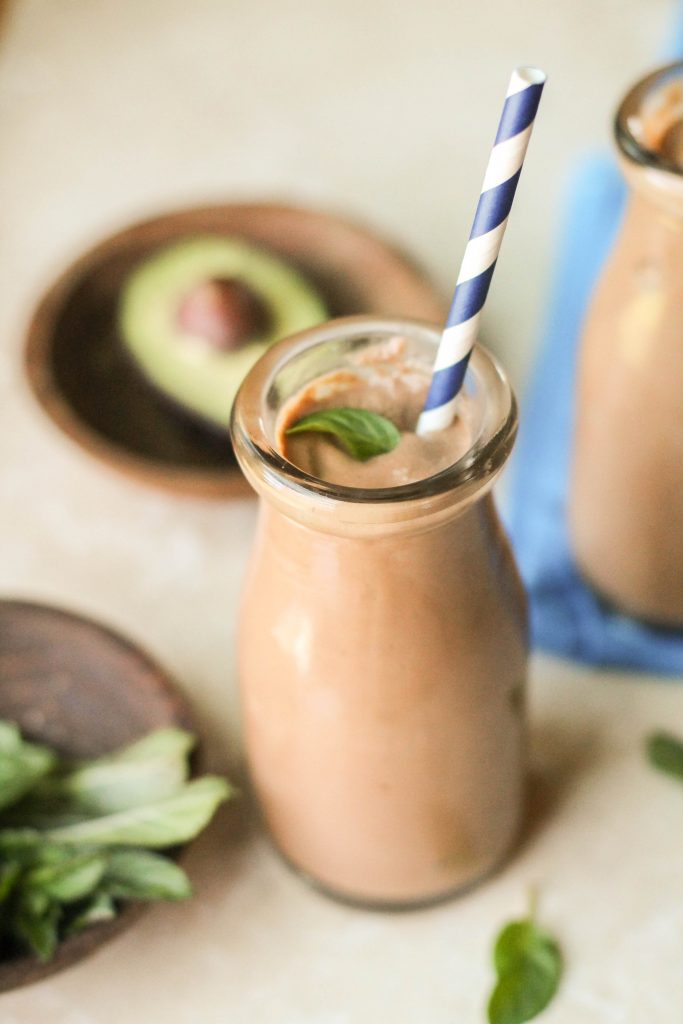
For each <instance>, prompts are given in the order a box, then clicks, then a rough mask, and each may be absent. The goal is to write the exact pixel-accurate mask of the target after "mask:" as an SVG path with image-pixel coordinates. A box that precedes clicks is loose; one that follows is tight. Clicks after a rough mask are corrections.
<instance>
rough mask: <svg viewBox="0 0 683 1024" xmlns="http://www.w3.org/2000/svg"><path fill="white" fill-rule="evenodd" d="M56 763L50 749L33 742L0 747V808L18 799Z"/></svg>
mask: <svg viewBox="0 0 683 1024" xmlns="http://www.w3.org/2000/svg"><path fill="white" fill-rule="evenodd" d="M5 739H7V736H5ZM56 763H57V758H56V756H55V755H54V754H53V753H52V751H50V750H48V749H47V747H40V746H38V745H37V744H35V743H23V742H21V743H20V744H19V746H18V747H15V748H14V749H12V748H11V747H10V749H6V750H2V749H0V809H2V808H5V807H9V806H11V805H12V804H15V803H16V802H17V801H18V800H20V799H21V798H22V797H23V796H24V795H25V794H26V793H28V792H29V790H31V789H33V787H34V786H35V785H36V784H37V783H38V782H39V780H40V779H42V778H43V776H44V775H47V773H48V772H49V771H51V770H52V769H53V768H54V766H55V765H56Z"/></svg>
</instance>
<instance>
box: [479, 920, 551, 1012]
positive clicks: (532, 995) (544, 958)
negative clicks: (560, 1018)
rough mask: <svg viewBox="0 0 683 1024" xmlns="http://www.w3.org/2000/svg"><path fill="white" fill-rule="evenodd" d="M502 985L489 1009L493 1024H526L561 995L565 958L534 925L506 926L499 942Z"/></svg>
mask: <svg viewBox="0 0 683 1024" xmlns="http://www.w3.org/2000/svg"><path fill="white" fill-rule="evenodd" d="M493 962H494V967H495V969H496V974H497V975H498V981H497V983H496V986H495V988H494V990H493V993H492V995H491V999H490V1000H489V1005H488V1020H489V1024H524V1022H525V1021H528V1020H531V1019H532V1018H533V1017H536V1016H537V1015H538V1014H539V1013H541V1012H542V1011H543V1010H544V1009H545V1008H546V1006H547V1005H548V1004H549V1003H550V1001H551V1000H552V998H553V996H554V995H555V993H556V991H557V987H558V985H559V983H560V977H561V975H562V954H561V952H560V949H559V946H558V945H557V943H556V942H555V940H554V939H553V938H552V936H550V935H548V933H547V932H544V931H542V930H541V929H540V928H539V927H538V926H537V925H536V924H535V923H534V922H533V921H531V920H526V921H514V922H512V923H511V924H508V925H506V927H505V928H503V930H502V931H501V932H500V934H499V935H498V938H497V940H496V944H495V947H494V951H493Z"/></svg>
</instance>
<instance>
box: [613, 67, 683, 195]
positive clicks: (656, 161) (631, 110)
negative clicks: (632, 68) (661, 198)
mask: <svg viewBox="0 0 683 1024" xmlns="http://www.w3.org/2000/svg"><path fill="white" fill-rule="evenodd" d="M676 78H680V79H681V85H682V86H683V60H680V61H674V62H672V63H671V64H665V65H663V66H662V67H659V68H656V69H655V70H654V71H651V72H650V73H649V74H647V75H645V77H644V78H641V79H639V80H638V81H637V82H636V83H635V85H634V86H633V87H632V88H631V89H629V91H628V92H627V93H626V95H625V96H624V98H623V99H622V101H621V103H620V104H619V107H618V109H617V112H616V114H615V117H614V136H615V139H616V143H617V147H618V149H619V152H620V153H622V154H623V156H625V157H626V158H627V159H628V160H630V161H631V162H633V163H635V164H639V165H640V166H641V167H645V168H649V169H652V170H657V171H664V172H666V173H667V174H671V175H673V176H674V177H675V178H677V179H681V178H683V167H681V166H680V165H679V164H677V163H675V161H673V160H671V159H669V158H668V157H667V156H666V155H665V154H663V153H659V152H657V151H656V150H653V149H649V148H648V147H647V146H646V145H644V143H643V142H642V141H641V140H640V139H639V138H638V135H637V134H636V132H635V131H634V127H633V121H634V115H635V114H637V113H638V112H639V111H640V110H641V109H642V105H643V102H644V101H645V100H646V98H647V97H648V96H649V95H651V94H652V93H653V92H655V91H656V90H657V89H660V88H661V87H662V86H664V85H666V84H667V82H669V81H673V80H675V79H676Z"/></svg>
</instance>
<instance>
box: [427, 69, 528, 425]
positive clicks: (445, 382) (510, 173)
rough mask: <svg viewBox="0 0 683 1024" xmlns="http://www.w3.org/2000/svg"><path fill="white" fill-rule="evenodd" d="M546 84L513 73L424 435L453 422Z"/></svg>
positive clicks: (438, 356)
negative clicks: (459, 393) (458, 396)
mask: <svg viewBox="0 0 683 1024" xmlns="http://www.w3.org/2000/svg"><path fill="white" fill-rule="evenodd" d="M544 84H545V74H544V72H543V71H541V70H539V68H527V67H522V68H516V69H515V70H514V71H513V72H512V77H511V78H510V85H509V86H508V91H507V95H506V97H505V105H504V106H503V113H502V114H501V117H500V124H499V125H498V133H497V135H496V140H495V142H494V144H493V149H492V150H491V156H490V158H489V162H488V166H487V168H486V174H485V175H484V182H483V184H482V186H481V194H480V196H479V203H478V204H477V212H476V213H475V215H474V223H473V225H472V230H471V232H470V238H469V241H468V243H467V248H466V249H465V255H464V256H463V260H462V265H461V267H460V273H459V274H458V281H457V284H456V286H455V294H454V296H453V302H452V304H451V309H450V313H449V314H448V319H447V321H446V326H445V328H444V331H443V334H442V336H441V342H440V343H439V348H438V351H437V354H436V361H435V363H434V372H433V376H432V380H431V384H430V388H429V394H428V395H427V401H426V402H425V406H424V409H423V411H422V413H421V415H420V418H419V420H418V423H417V433H418V434H426V433H429V432H430V431H432V430H442V429H443V428H444V427H447V426H449V425H450V424H451V423H452V422H453V418H454V416H455V408H456V402H457V395H458V392H459V391H460V388H461V387H462V382H463V380H464V378H465V371H466V370H467V363H468V362H469V358H470V353H471V352H472V348H473V346H474V343H475V341H476V338H477V329H478V326H479V317H480V316H481V311H482V308H483V305H484V302H485V301H486V296H487V294H488V290H489V285H490V283H491V278H492V277H493V270H494V267H495V265H496V260H497V259H498V252H499V251H500V245H501V242H502V240H503V235H504V234H505V227H506V225H507V220H508V215H509V213H510V208H511V206H512V200H513V199H514V197H515V190H516V188H517V182H518V181H519V176H520V174H521V171H522V164H523V162H524V156H525V154H526V150H527V146H528V145H529V138H530V136H531V130H532V128H533V126H534V118H535V117H536V111H537V110H538V104H539V102H540V99H541V92H542V91H543V86H544Z"/></svg>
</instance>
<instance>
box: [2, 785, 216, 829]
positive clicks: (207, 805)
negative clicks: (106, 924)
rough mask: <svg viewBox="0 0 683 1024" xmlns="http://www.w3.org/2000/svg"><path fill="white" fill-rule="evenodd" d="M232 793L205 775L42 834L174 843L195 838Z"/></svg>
mask: <svg viewBox="0 0 683 1024" xmlns="http://www.w3.org/2000/svg"><path fill="white" fill-rule="evenodd" d="M233 793H234V790H233V789H232V787H231V786H230V785H229V783H228V782H227V781H226V780H225V779H221V778H218V777H215V776H211V775H207V776H205V777H204V778H203V779H196V780H195V781H194V782H188V783H186V784H185V786H184V787H183V788H182V789H181V790H180V791H179V792H178V793H175V794H174V795H173V796H169V797H166V798H165V799H163V800H157V801H155V802H154V803H151V804H145V805H143V806H142V807H132V808H131V809H130V810H127V811H117V812H116V813H115V814H105V815H103V816H102V817H100V818H90V819H88V820H86V821H80V822H77V823H76V824H75V825H65V826H63V827H62V828H54V829H48V830H47V831H45V832H43V833H42V836H44V838H46V839H48V840H50V841H51V842H53V843H66V844H68V845H78V846H84V845H85V846H149V847H163V846H175V845H176V844H177V843H184V842H186V841H187V840H189V839H194V837H195V836H196V835H197V834H198V833H199V832H201V830H202V829H203V828H204V826H205V825H207V824H208V822H209V821H210V819H211V818H212V817H213V814H214V811H215V810H216V808H217V807H218V805H219V804H221V803H223V801H224V800H227V799H228V797H230V796H232V795H233ZM38 835H41V833H38ZM1 838H2V836H1V834H0V841H1Z"/></svg>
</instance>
